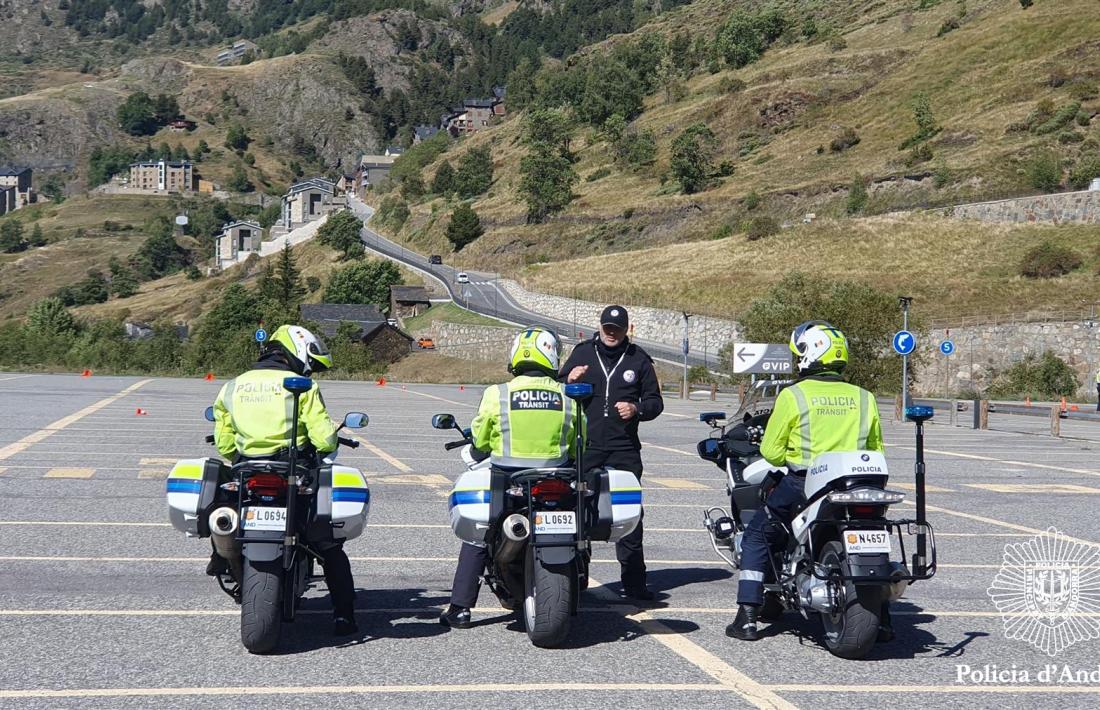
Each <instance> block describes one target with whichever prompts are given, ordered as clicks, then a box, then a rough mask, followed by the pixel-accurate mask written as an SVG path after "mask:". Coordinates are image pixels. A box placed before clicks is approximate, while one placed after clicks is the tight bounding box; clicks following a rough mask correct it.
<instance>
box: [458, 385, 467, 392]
mask: <svg viewBox="0 0 1100 710" xmlns="http://www.w3.org/2000/svg"><path fill="white" fill-rule="evenodd" d="M458 391H459V392H465V391H466V386H465V385H459V386H458Z"/></svg>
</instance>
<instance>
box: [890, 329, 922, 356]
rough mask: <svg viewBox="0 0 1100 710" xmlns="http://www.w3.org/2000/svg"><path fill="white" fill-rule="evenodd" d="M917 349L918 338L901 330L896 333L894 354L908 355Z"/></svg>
mask: <svg viewBox="0 0 1100 710" xmlns="http://www.w3.org/2000/svg"><path fill="white" fill-rule="evenodd" d="M916 347H917V339H916V337H915V336H914V335H913V334H912V333H910V332H909V331H908V330H899V331H898V332H896V333H894V352H896V353H897V354H898V355H908V354H909V353H911V352H913V350H915V349H916Z"/></svg>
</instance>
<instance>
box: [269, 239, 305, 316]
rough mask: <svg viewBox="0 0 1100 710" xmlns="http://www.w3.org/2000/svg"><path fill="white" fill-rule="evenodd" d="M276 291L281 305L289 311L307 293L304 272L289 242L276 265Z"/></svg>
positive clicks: (284, 246)
mask: <svg viewBox="0 0 1100 710" xmlns="http://www.w3.org/2000/svg"><path fill="white" fill-rule="evenodd" d="M275 293H276V300H277V301H278V302H279V305H280V306H282V308H283V309H284V310H288V311H289V310H291V309H292V308H294V307H295V306H297V305H298V304H299V303H300V302H301V300H302V296H305V295H306V289H305V287H304V286H303V285H302V273H301V271H299V270H298V266H297V265H296V264H295V263H294V254H293V253H292V252H291V251H290V245H289V244H284V245H283V251H282V253H281V254H280V255H279V264H278V266H276V267H275Z"/></svg>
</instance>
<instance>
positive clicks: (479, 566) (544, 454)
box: [439, 327, 576, 629]
mask: <svg viewBox="0 0 1100 710" xmlns="http://www.w3.org/2000/svg"><path fill="white" fill-rule="evenodd" d="M560 362H561V341H560V340H558V336H557V335H556V334H555V333H554V332H553V331H552V330H547V329H545V328H538V327H531V328H527V329H526V330H524V331H522V332H521V333H519V334H518V335H517V336H516V338H515V341H514V342H513V343H512V355H511V361H510V364H509V366H508V372H510V373H511V374H512V375H514V379H512V380H511V381H510V382H506V383H504V384H501V385H493V386H491V387H488V388H487V389H486V390H485V393H484V394H483V395H482V397H481V406H480V407H479V408H478V411H477V416H475V417H474V421H473V424H471V426H470V436H471V437H472V438H473V442H474V449H475V455H481V456H484V455H485V454H488V456H489V459H490V461H491V462H492V464H493V467H494V468H503V469H524V468H535V467H558V466H565V465H567V464H568V463H569V462H570V461H571V460H573V459H574V457H575V456H576V450H575V447H576V434H575V432H574V431H573V419H574V415H573V402H572V400H570V399H569V398H568V397H566V396H565V387H564V385H562V384H561V383H560V382H558V381H557V379H556V378H557V375H558V365H559V363H560ZM478 452H480V454H478ZM488 561H489V555H488V552H487V551H486V549H485V548H484V547H483V546H477V545H472V544H470V543H468V542H465V543H463V544H462V550H461V551H460V552H459V555H458V568H457V569H456V570H455V577H454V582H453V583H452V584H451V603H450V606H448V607H447V609H445V610H444V611H443V613H442V614H441V615H440V617H439V622H440V623H441V624H443V625H444V626H450V627H453V628H458V629H465V628H468V627H469V626H470V608H471V607H473V606H474V605H475V604H477V595H478V591H479V589H478V585H479V583H480V577H481V574H482V572H483V571H484V569H485V565H486V564H487V563H488Z"/></svg>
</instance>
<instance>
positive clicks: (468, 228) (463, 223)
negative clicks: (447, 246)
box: [447, 202, 485, 251]
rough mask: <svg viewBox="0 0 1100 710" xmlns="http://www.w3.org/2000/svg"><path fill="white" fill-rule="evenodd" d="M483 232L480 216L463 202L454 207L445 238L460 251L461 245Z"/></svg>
mask: <svg viewBox="0 0 1100 710" xmlns="http://www.w3.org/2000/svg"><path fill="white" fill-rule="evenodd" d="M484 233H485V229H484V228H483V227H482V226H481V218H480V217H478V214H477V212H474V210H473V208H472V207H470V206H469V205H468V204H466V203H465V202H463V203H462V204H460V205H458V206H457V207H455V209H454V211H453V212H452V213H451V221H450V223H449V224H448V225H447V239H448V241H450V242H451V244H453V245H454V248H455V251H461V250H462V247H464V246H466V245H467V244H469V243H470V242H472V241H474V240H476V239H477V238H478V237H480V236H481V235H482V234H484Z"/></svg>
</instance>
